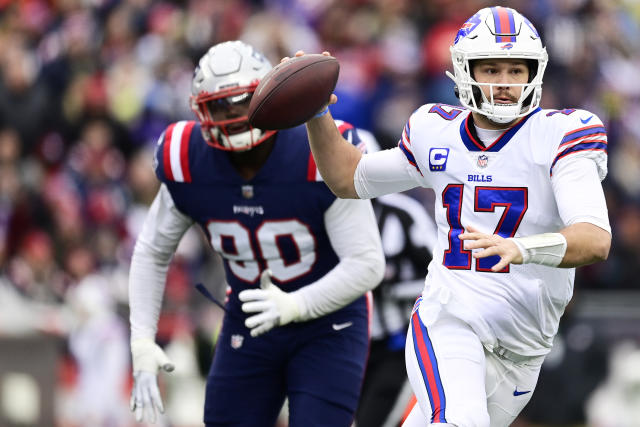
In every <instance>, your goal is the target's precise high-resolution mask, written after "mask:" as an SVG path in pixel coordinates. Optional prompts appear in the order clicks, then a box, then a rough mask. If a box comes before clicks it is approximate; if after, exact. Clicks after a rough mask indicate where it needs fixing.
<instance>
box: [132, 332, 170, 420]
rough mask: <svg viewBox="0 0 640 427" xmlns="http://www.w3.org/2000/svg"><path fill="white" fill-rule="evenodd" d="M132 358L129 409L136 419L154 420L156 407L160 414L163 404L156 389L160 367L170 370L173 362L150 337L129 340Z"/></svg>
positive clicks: (162, 410)
mask: <svg viewBox="0 0 640 427" xmlns="http://www.w3.org/2000/svg"><path fill="white" fill-rule="evenodd" d="M131 356H132V359H133V378H134V383H133V389H132V390H131V401H130V406H131V411H133V412H134V414H135V417H136V421H137V422H142V421H143V420H144V421H145V422H151V423H155V422H156V409H157V410H158V411H159V412H160V413H161V414H162V413H164V406H163V405H162V397H161V396H160V390H159V389H158V372H160V369H162V370H164V371H166V372H171V371H173V369H174V365H173V363H171V360H169V358H168V357H167V355H166V354H165V353H164V351H162V349H161V348H160V347H159V346H158V345H157V344H156V343H155V342H154V341H153V340H151V339H149V338H141V339H137V340H135V341H132V342H131Z"/></svg>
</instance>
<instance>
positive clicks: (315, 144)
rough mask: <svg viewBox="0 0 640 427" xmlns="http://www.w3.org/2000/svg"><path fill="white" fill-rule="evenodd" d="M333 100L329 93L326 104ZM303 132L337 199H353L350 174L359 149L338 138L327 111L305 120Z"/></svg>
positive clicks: (354, 194) (357, 159) (353, 172)
mask: <svg viewBox="0 0 640 427" xmlns="http://www.w3.org/2000/svg"><path fill="white" fill-rule="evenodd" d="M337 100H338V98H337V97H336V95H333V94H332V95H331V99H330V101H329V104H330V105H331V104H335V103H336V102H337ZM307 134H308V135H309V145H310V146H311V152H312V153H313V158H314V159H315V161H316V165H317V166H318V170H319V171H320V174H321V175H322V179H323V180H324V181H325V182H326V183H327V186H328V187H329V188H330V189H331V191H333V193H334V194H335V195H336V196H338V197H340V198H344V199H347V198H348V199H357V198H358V193H357V192H356V188H355V185H354V183H353V176H354V174H355V172H356V168H357V167H358V162H360V158H361V157H362V152H361V151H360V150H358V149H357V148H356V147H355V146H353V145H352V144H351V143H350V142H348V141H347V140H346V139H344V138H343V137H342V135H341V134H340V131H339V130H338V128H337V126H336V124H335V121H334V119H333V117H332V116H331V112H330V111H328V112H327V113H326V114H324V115H321V116H316V117H314V118H312V119H311V120H309V121H308V122H307Z"/></svg>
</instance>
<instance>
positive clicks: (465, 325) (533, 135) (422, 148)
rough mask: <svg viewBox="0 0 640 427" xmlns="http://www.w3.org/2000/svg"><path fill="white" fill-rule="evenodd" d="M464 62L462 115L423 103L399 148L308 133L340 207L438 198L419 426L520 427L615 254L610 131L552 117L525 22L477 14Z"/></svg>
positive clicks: (591, 117)
mask: <svg viewBox="0 0 640 427" xmlns="http://www.w3.org/2000/svg"><path fill="white" fill-rule="evenodd" d="M302 54H303V52H298V53H297V55H302ZM451 57H452V60H453V71H454V72H453V74H451V73H448V74H449V75H450V77H452V79H453V81H454V82H455V86H456V93H457V94H458V96H459V99H460V102H461V104H462V106H448V105H440V104H427V105H424V106H422V107H420V108H419V109H418V110H416V111H415V112H414V113H413V114H412V115H411V117H410V118H409V120H408V121H407V123H406V126H405V128H404V130H403V131H402V135H401V138H400V141H399V144H398V147H397V148H393V149H390V150H385V151H381V152H378V153H371V154H366V155H362V153H361V152H360V151H358V150H356V149H355V148H352V147H351V146H350V144H348V143H346V142H345V141H344V140H343V138H342V136H341V135H340V132H339V131H338V130H337V128H336V126H335V125H334V123H333V121H332V120H331V115H330V114H326V115H324V116H322V117H318V118H313V119H311V120H309V122H307V131H308V134H309V141H310V143H311V149H312V152H313V155H314V158H315V160H316V163H317V165H318V167H319V170H320V173H321V174H322V176H323V178H324V180H325V182H327V184H328V185H329V187H330V188H331V189H332V190H333V191H334V192H335V193H336V194H337V195H338V196H339V197H344V198H362V199H367V198H372V197H377V196H380V195H382V194H386V193H392V192H398V191H403V190H407V189H409V188H412V187H416V186H423V187H429V188H433V189H434V190H435V195H436V201H435V216H436V222H437V226H438V241H437V243H436V245H435V248H434V251H433V260H432V262H431V263H430V264H429V270H428V274H427V278H426V281H425V288H424V290H423V292H422V295H421V297H420V298H418V300H417V301H416V304H415V306H414V309H413V313H412V315H411V319H410V327H409V332H408V334H407V345H406V366H407V372H408V375H409V380H410V382H411V385H412V388H413V390H414V392H415V394H416V397H417V399H418V403H419V404H418V405H416V407H415V408H414V410H413V411H412V413H411V414H410V416H409V417H408V418H407V420H406V421H405V424H404V425H405V426H418V425H425V423H429V422H430V423H432V424H438V425H450V426H457V427H469V426H507V425H509V424H510V423H511V422H512V421H513V420H514V419H515V418H516V416H517V415H518V413H519V412H520V411H521V410H522V408H523V407H524V406H525V405H526V403H527V402H528V400H529V399H530V397H531V395H532V393H533V391H534V389H535V385H536V381H537V378H538V373H539V371H540V365H541V364H542V361H543V359H544V357H545V355H546V354H547V353H548V352H549V349H550V348H551V346H552V343H553V338H554V335H555V334H556V333H557V330H558V323H559V321H560V317H561V316H562V313H563V311H564V308H565V306H566V305H567V303H568V302H569V300H570V299H571V296H572V292H573V281H574V273H575V267H578V266H581V265H585V264H590V263H594V262H598V261H602V260H604V259H606V258H607V256H608V252H609V248H610V245H611V228H610V226H609V220H608V213H607V207H606V203H605V198H604V195H603V190H602V186H601V183H600V181H601V180H602V179H604V177H605V176H606V174H607V135H606V131H605V128H604V126H603V124H602V122H601V121H600V119H599V118H598V117H597V116H596V115H595V114H593V113H591V112H589V111H586V110H582V109H574V108H570V109H562V110H542V109H541V108H540V107H539V104H540V96H541V93H542V78H543V74H544V70H545V66H546V65H547V52H546V50H545V48H544V47H543V45H542V41H541V39H540V36H539V34H538V32H537V31H536V29H535V28H534V26H533V25H532V24H531V22H530V21H529V20H528V19H527V18H525V17H524V16H522V15H521V14H520V13H518V12H517V11H515V10H513V9H510V8H505V7H490V8H484V9H481V10H480V11H478V12H477V13H476V14H475V15H473V16H472V17H471V18H470V19H469V20H468V21H467V22H466V23H465V24H464V25H463V26H462V28H461V29H460V31H459V32H458V34H457V37H456V39H455V41H454V42H453V45H452V46H451ZM285 60H286V58H285ZM336 101H337V97H336V96H335V95H332V97H331V100H330V102H331V103H335V102H336Z"/></svg>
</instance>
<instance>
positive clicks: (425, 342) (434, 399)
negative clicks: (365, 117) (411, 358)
mask: <svg viewBox="0 0 640 427" xmlns="http://www.w3.org/2000/svg"><path fill="white" fill-rule="evenodd" d="M417 304H419V301H416V305H417ZM411 332H412V334H413V346H414V350H415V353H416V358H417V360H418V366H419V367H420V372H421V373H422V380H423V381H424V384H425V386H426V388H427V394H428V395H429V402H430V403H431V422H432V423H446V422H447V419H446V417H445V410H446V407H447V398H446V396H445V394H444V388H443V386H442V380H441V378H440V371H439V369H438V360H437V359H436V355H435V353H434V351H433V344H432V343H431V339H430V338H429V333H428V332H427V328H426V327H425V326H424V324H423V323H422V321H421V320H420V316H418V310H417V309H416V308H414V310H413V314H412V315H411Z"/></svg>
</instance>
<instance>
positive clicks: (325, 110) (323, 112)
mask: <svg viewBox="0 0 640 427" xmlns="http://www.w3.org/2000/svg"><path fill="white" fill-rule="evenodd" d="M328 112H329V106H328V105H327V106H326V107H324V110H322V111H320V112H319V113H318V114H316V115H315V116H313V118H314V119H315V118H317V117H322V116H324V115H325V114H327V113H328Z"/></svg>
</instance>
